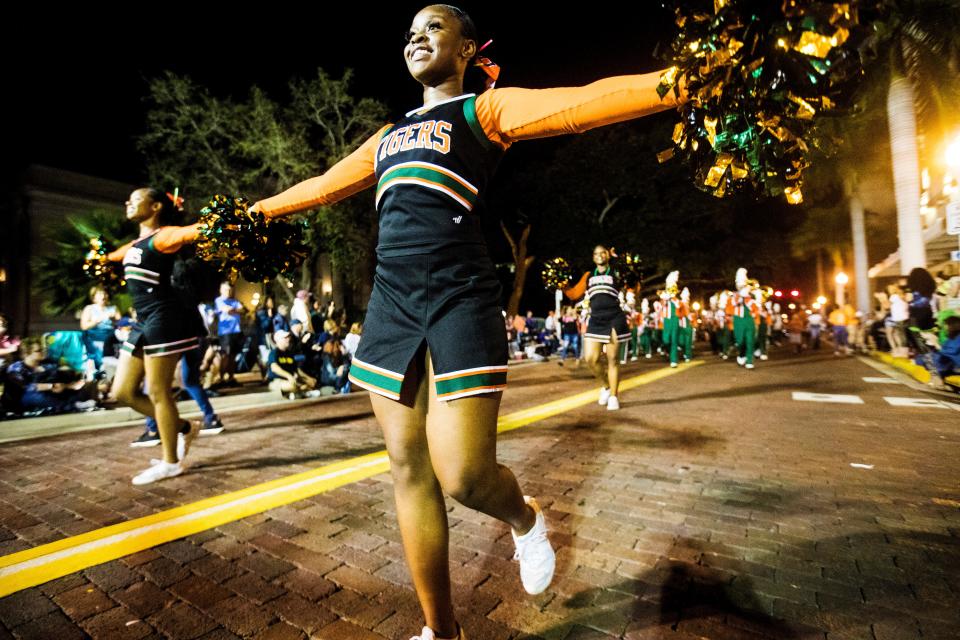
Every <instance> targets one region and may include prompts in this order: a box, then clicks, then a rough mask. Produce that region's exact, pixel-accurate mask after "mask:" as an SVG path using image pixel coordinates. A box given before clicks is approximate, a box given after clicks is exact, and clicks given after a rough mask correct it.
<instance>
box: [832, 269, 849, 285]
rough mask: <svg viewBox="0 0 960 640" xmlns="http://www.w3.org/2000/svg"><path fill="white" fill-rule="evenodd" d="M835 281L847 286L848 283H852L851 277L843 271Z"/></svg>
mask: <svg viewBox="0 0 960 640" xmlns="http://www.w3.org/2000/svg"><path fill="white" fill-rule="evenodd" d="M835 280H836V281H837V284H847V283H848V282H850V277H849V276H847V274H845V273H844V272H843V271H841V272H840V273H838V274H837V277H836V278H835Z"/></svg>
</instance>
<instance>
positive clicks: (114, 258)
mask: <svg viewBox="0 0 960 640" xmlns="http://www.w3.org/2000/svg"><path fill="white" fill-rule="evenodd" d="M133 243H134V241H133V240H131V241H130V242H128V243H127V244H125V245H123V246H122V247H120V248H119V249H114V250H113V251H111V252H110V253H108V254H107V260H109V261H110V262H123V256H125V255H127V251H128V250H129V249H130V247H132V246H133Z"/></svg>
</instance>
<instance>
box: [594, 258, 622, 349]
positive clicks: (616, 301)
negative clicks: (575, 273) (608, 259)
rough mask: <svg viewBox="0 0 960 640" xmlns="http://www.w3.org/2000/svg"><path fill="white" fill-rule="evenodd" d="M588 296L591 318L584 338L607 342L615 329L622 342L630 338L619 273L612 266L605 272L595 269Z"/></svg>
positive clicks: (618, 338)
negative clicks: (621, 302) (621, 296)
mask: <svg viewBox="0 0 960 640" xmlns="http://www.w3.org/2000/svg"><path fill="white" fill-rule="evenodd" d="M586 297H587V300H589V302H590V318H589V319H588V320H587V330H586V332H585V333H584V334H583V337H584V338H586V339H587V340H593V341H595V342H602V343H604V344H607V343H608V342H610V334H611V332H613V331H616V334H617V340H618V341H620V342H623V341H625V340H628V339H629V338H630V328H629V327H628V326H627V315H626V313H624V311H623V309H622V308H621V306H620V281H619V275H618V274H617V272H616V271H615V270H614V269H613V268H612V267H607V269H606V271H604V272H603V273H600V269H599V268H596V269H594V270H593V273H591V274H590V277H589V279H588V280H587V292H586Z"/></svg>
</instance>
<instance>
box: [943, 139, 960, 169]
mask: <svg viewBox="0 0 960 640" xmlns="http://www.w3.org/2000/svg"><path fill="white" fill-rule="evenodd" d="M946 161H947V164H948V165H949V166H950V167H952V168H954V169H960V134H958V135H957V137H956V138H954V139H953V142H951V143H950V145H949V146H948V147H947V153H946Z"/></svg>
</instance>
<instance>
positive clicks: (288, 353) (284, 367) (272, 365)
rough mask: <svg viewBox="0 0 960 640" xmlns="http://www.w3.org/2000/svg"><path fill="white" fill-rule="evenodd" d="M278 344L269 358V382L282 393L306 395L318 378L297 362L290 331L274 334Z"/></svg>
mask: <svg viewBox="0 0 960 640" xmlns="http://www.w3.org/2000/svg"><path fill="white" fill-rule="evenodd" d="M273 342H274V344H275V345H276V347H274V348H273V349H272V350H271V351H270V356H269V357H268V358H267V367H268V371H267V382H269V383H270V389H271V390H272V391H278V392H280V394H281V395H290V397H291V400H292V399H293V398H294V397H295V396H299V395H304V394H306V393H307V392H308V391H312V390H314V389H316V387H317V380H316V379H315V378H313V377H312V376H310V375H309V374H308V373H306V372H305V371H303V370H302V369H301V368H300V366H299V365H298V363H297V352H296V350H295V349H294V348H293V336H292V334H291V333H290V332H289V331H282V330H281V331H277V332H275V333H274V334H273Z"/></svg>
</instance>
